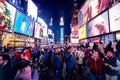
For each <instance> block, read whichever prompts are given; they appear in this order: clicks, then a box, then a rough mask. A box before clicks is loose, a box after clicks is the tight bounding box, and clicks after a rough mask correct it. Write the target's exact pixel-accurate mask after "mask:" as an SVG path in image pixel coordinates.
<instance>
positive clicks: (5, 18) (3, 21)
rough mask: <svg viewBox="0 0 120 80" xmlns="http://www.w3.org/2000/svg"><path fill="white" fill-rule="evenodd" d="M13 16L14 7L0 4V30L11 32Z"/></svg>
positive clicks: (14, 12)
mask: <svg viewBox="0 0 120 80" xmlns="http://www.w3.org/2000/svg"><path fill="white" fill-rule="evenodd" d="M15 14H16V8H15V7H13V6H12V5H11V4H9V3H7V2H5V3H2V2H0V30H2V31H7V32H12V30H13V25H14V19H15Z"/></svg>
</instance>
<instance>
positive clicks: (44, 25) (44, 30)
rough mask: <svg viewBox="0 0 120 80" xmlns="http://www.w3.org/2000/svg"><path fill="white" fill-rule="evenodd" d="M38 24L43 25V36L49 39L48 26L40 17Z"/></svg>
mask: <svg viewBox="0 0 120 80" xmlns="http://www.w3.org/2000/svg"><path fill="white" fill-rule="evenodd" d="M38 22H39V23H40V24H41V26H42V28H43V36H45V37H47V34H48V33H47V24H46V23H45V21H44V20H43V19H42V18H40V17H38Z"/></svg>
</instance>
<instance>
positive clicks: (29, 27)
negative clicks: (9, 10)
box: [14, 11, 34, 36]
mask: <svg viewBox="0 0 120 80" xmlns="http://www.w3.org/2000/svg"><path fill="white" fill-rule="evenodd" d="M33 28H34V21H33V20H30V18H28V17H27V16H26V15H24V14H22V13H21V12H19V11H17V14H16V19H15V25H14V32H17V33H21V34H25V35H30V36H32V35H33Z"/></svg>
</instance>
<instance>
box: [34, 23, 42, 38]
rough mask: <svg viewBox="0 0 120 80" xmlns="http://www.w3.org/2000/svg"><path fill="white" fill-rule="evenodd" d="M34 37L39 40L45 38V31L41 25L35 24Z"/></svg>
mask: <svg viewBox="0 0 120 80" xmlns="http://www.w3.org/2000/svg"><path fill="white" fill-rule="evenodd" d="M34 37H35V38H38V39H42V37H43V29H42V27H41V26H40V24H38V23H36V22H35V31H34Z"/></svg>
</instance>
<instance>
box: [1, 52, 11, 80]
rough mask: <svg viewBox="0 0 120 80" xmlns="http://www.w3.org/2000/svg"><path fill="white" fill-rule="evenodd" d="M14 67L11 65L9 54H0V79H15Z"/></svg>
mask: <svg viewBox="0 0 120 80" xmlns="http://www.w3.org/2000/svg"><path fill="white" fill-rule="evenodd" d="M12 78H13V77H12V69H11V65H10V56H9V55H7V54H1V55H0V80H13V79H12Z"/></svg>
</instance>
